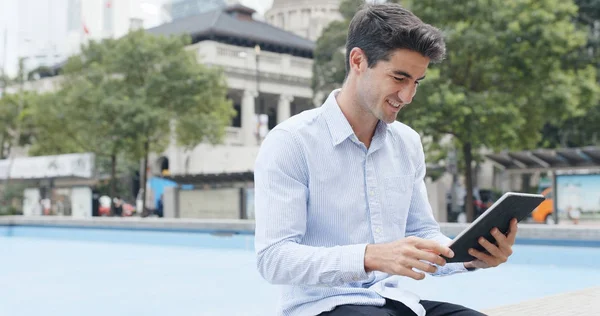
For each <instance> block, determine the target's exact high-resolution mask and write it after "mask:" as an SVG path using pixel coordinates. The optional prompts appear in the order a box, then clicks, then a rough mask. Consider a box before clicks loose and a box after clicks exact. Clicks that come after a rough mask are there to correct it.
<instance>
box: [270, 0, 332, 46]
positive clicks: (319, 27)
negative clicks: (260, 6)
mask: <svg viewBox="0 0 600 316" xmlns="http://www.w3.org/2000/svg"><path fill="white" fill-rule="evenodd" d="M339 6H340V0H273V6H272V7H271V9H269V10H268V11H267V12H266V13H265V20H266V21H267V22H268V23H270V24H272V25H274V26H276V27H279V28H282V29H284V30H286V31H289V32H292V33H294V34H296V35H298V36H302V37H304V38H307V39H309V40H311V41H316V40H317V39H318V38H319V36H320V35H321V33H322V32H323V29H324V28H325V27H326V26H327V25H329V23H331V22H332V21H335V20H339V19H341V18H342V16H341V14H340V13H339Z"/></svg>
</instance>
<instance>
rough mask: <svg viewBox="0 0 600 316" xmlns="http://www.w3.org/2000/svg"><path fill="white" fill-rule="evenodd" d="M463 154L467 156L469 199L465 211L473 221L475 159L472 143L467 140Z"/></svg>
mask: <svg viewBox="0 0 600 316" xmlns="http://www.w3.org/2000/svg"><path fill="white" fill-rule="evenodd" d="M463 156H464V157H465V185H466V190H467V200H466V201H465V211H466V213H467V214H466V215H467V222H469V223H470V222H472V221H473V219H474V217H475V216H474V215H475V213H474V208H473V170H472V168H471V163H472V161H473V155H472V153H471V143H469V142H466V143H465V144H464V145H463Z"/></svg>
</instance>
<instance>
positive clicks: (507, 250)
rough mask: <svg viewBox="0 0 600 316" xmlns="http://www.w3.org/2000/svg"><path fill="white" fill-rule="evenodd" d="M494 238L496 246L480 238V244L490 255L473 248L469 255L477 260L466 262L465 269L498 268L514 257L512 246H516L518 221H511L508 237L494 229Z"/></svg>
mask: <svg viewBox="0 0 600 316" xmlns="http://www.w3.org/2000/svg"><path fill="white" fill-rule="evenodd" d="M492 236H494V238H495V239H496V244H495V245H494V244H492V243H491V242H489V241H487V240H486V239H485V238H483V237H480V238H479V244H480V245H482V246H483V248H485V250H487V252H488V253H489V255H488V254H485V253H483V252H481V251H477V250H475V249H473V248H471V249H469V254H470V255H471V256H473V257H475V258H477V260H473V261H471V262H465V268H467V269H469V268H482V269H485V268H491V267H497V266H499V265H501V264H503V263H505V262H506V261H507V260H508V257H510V255H512V253H513V251H512V246H513V245H514V244H515V239H516V237H517V220H516V219H515V218H513V219H512V220H511V221H510V228H509V229H508V235H506V236H505V235H504V234H502V233H501V232H500V231H499V230H498V228H494V229H492Z"/></svg>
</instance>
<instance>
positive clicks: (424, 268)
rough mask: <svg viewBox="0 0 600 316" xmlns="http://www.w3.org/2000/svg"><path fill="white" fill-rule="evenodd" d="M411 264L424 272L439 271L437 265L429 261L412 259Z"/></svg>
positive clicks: (409, 263)
mask: <svg viewBox="0 0 600 316" xmlns="http://www.w3.org/2000/svg"><path fill="white" fill-rule="evenodd" d="M408 265H409V266H412V267H413V268H415V269H418V270H421V271H423V272H428V273H435V271H437V267H436V266H433V265H431V264H429V263H427V262H423V261H419V260H410V261H409V262H408Z"/></svg>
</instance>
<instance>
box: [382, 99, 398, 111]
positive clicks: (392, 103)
mask: <svg viewBox="0 0 600 316" xmlns="http://www.w3.org/2000/svg"><path fill="white" fill-rule="evenodd" d="M385 101H386V102H387V104H389V105H390V106H392V107H393V108H395V109H396V110H398V111H399V110H400V109H401V108H402V103H400V102H396V101H394V100H390V99H386V100H385Z"/></svg>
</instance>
